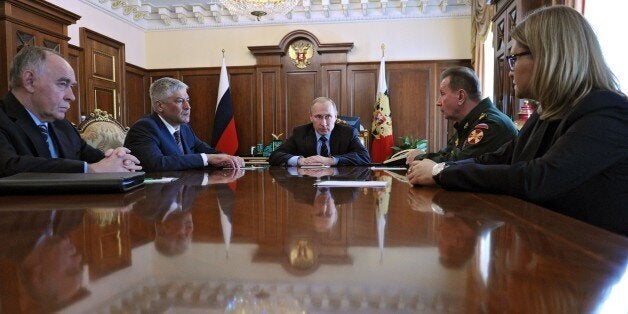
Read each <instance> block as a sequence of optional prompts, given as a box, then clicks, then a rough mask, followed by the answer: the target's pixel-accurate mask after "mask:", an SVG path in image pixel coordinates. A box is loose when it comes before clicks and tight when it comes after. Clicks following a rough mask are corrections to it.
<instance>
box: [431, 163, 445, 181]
mask: <svg viewBox="0 0 628 314" xmlns="http://www.w3.org/2000/svg"><path fill="white" fill-rule="evenodd" d="M445 166H446V164H445V163H444V162H439V163H437V164H435V165H434V167H432V178H434V181H436V182H438V175H439V174H440V173H441V172H442V171H443V169H445Z"/></svg>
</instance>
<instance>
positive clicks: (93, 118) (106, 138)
mask: <svg viewBox="0 0 628 314" xmlns="http://www.w3.org/2000/svg"><path fill="white" fill-rule="evenodd" d="M128 130H129V128H128V127H124V126H123V125H122V124H121V123H120V122H118V120H116V119H114V118H113V116H112V115H110V114H108V113H107V111H104V110H100V109H96V110H94V112H92V113H90V114H89V116H88V117H87V119H85V120H84V121H83V122H81V123H80V124H79V126H78V131H79V134H80V135H81V137H82V138H83V140H85V142H87V144H89V145H90V146H92V147H95V148H98V149H100V150H101V151H103V152H105V151H106V150H108V149H110V148H116V147H120V146H123V145H124V138H125V137H126V133H127V132H128Z"/></svg>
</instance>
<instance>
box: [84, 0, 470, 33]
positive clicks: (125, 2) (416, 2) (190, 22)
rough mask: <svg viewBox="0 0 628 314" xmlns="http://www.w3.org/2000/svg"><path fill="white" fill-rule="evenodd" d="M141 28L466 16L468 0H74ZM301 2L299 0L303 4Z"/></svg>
mask: <svg viewBox="0 0 628 314" xmlns="http://www.w3.org/2000/svg"><path fill="white" fill-rule="evenodd" d="M80 1H82V2H84V3H87V4H90V5H92V6H94V7H96V8H98V9H100V10H101V11H103V12H106V13H107V14H110V15H112V16H115V17H117V18H119V19H121V20H124V21H126V22H128V23H131V24H133V25H135V26H136V27H138V28H141V29H144V30H175V29H194V28H220V27H238V26H247V27H252V26H258V25H260V26H261V25H279V24H314V23H342V22H360V21H375V20H398V19H422V18H450V17H460V16H469V15H470V12H471V7H470V4H469V3H470V0H305V1H303V0H299V4H298V5H297V6H296V7H295V8H294V9H293V10H292V11H291V12H290V13H288V14H287V15H275V16H271V15H267V16H264V17H262V18H261V20H260V21H257V20H256V18H255V17H254V16H252V15H231V13H230V12H229V11H228V10H227V9H226V8H225V7H224V6H223V5H222V4H221V3H220V1H221V0H80ZM304 3H305V5H304Z"/></svg>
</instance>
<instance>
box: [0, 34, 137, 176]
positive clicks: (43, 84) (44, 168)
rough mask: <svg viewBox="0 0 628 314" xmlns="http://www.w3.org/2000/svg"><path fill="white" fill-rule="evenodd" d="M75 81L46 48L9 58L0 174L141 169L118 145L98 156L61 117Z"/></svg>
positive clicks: (0, 121)
mask: <svg viewBox="0 0 628 314" xmlns="http://www.w3.org/2000/svg"><path fill="white" fill-rule="evenodd" d="M75 84H76V78H75V76H74V70H72V67H71V66H70V64H69V63H68V62H67V61H65V59H63V57H62V56H60V55H59V54H58V53H57V52H55V51H53V50H51V49H47V48H42V47H32V46H28V47H24V48H22V50H21V51H20V52H19V53H18V54H17V55H16V56H15V58H14V59H13V63H12V64H11V69H10V73H9V88H10V91H9V92H8V93H7V94H6V95H5V96H4V98H3V99H2V100H0V176H9V175H13V174H16V173H20V172H129V171H135V170H140V169H142V168H141V167H140V166H138V165H137V164H139V160H137V158H135V157H134V156H133V155H131V154H129V152H130V151H129V150H128V149H126V148H124V147H118V148H116V149H115V150H108V151H106V152H105V153H104V154H103V153H102V152H101V151H99V150H98V149H96V148H93V147H91V146H89V145H87V143H85V141H84V140H83V139H81V137H80V136H79V134H78V132H77V131H76V129H75V128H74V127H73V126H72V124H71V123H70V122H69V121H67V120H65V119H64V118H65V113H66V111H67V110H68V108H70V102H72V101H74V99H75V98H74V93H73V92H72V86H74V85H75Z"/></svg>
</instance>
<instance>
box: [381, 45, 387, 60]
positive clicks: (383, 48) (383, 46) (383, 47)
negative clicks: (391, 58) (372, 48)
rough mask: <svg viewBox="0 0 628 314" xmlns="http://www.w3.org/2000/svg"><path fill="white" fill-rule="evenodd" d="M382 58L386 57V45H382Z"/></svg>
mask: <svg viewBox="0 0 628 314" xmlns="http://www.w3.org/2000/svg"><path fill="white" fill-rule="evenodd" d="M381 47H382V58H383V57H384V50H386V45H384V43H382V46H381Z"/></svg>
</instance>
